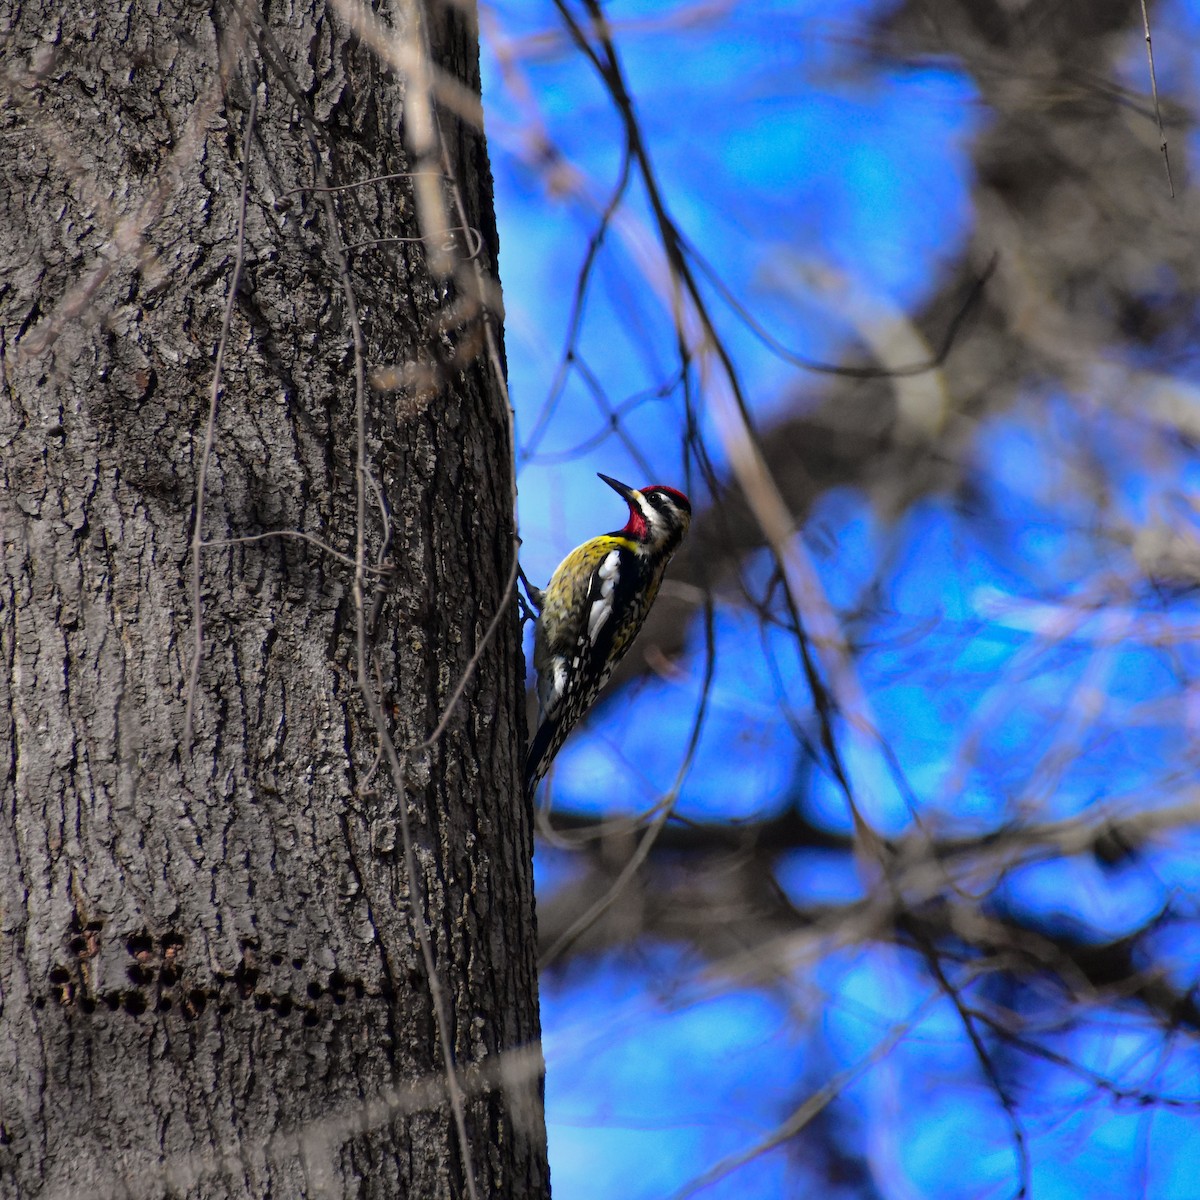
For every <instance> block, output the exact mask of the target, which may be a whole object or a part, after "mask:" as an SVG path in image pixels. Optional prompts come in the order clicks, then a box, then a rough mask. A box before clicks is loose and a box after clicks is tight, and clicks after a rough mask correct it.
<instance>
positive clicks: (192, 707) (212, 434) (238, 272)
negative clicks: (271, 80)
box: [183, 88, 258, 750]
mask: <svg viewBox="0 0 1200 1200" xmlns="http://www.w3.org/2000/svg"><path fill="white" fill-rule="evenodd" d="M257 118H258V89H257V88H252V89H251V92H250V111H249V113H248V114H247V116H246V135H245V137H244V138H243V139H242V195H241V203H240V206H239V208H238V231H237V254H236V257H235V258H234V262H233V275H232V276H231V278H230V280H229V295H228V297H227V298H226V301H225V315H224V317H223V318H222V320H221V339H220V341H219V342H217V357H216V361H215V362H214V364H213V377H212V385H211V387H210V388H209V393H208V422H207V424H206V425H205V428H204V447H203V449H202V450H201V452H200V470H199V472H198V473H197V476H196V502H195V503H196V511H195V512H194V513H193V515H192V661H191V665H190V667H189V669H188V684H187V707H186V708H185V710H184V717H183V746H184V749H185V750H190V749H191V747H192V722H193V719H194V717H195V711H196V691H197V689H198V687H199V678H200V660H201V658H202V657H203V655H204V608H203V601H202V599H201V596H200V581H201V565H200V560H201V556H202V553H203V550H204V540H203V535H204V500H205V495H206V491H207V487H208V467H209V463H210V462H211V461H212V453H213V446H214V443H215V440H216V428H217V406H218V404H219V403H220V398H221V376H222V372H223V371H224V369H225V351H226V348H227V347H228V345H229V330H230V327H231V326H232V324H233V310H234V306H235V305H236V304H237V293H238V287H239V286H240V284H241V281H242V266H243V264H244V263H245V258H246V208H247V201H248V198H249V194H250V148H251V145H252V144H253V138H254V122H255V120H256V119H257Z"/></svg>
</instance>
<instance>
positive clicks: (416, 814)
mask: <svg viewBox="0 0 1200 1200" xmlns="http://www.w3.org/2000/svg"><path fill="white" fill-rule="evenodd" d="M71 7H72V6H67V8H68V10H71ZM384 7H385V9H386V8H387V5H386V4H385V6H384ZM393 7H394V9H395V11H394V12H393V11H385V12H384V13H382V14H381V18H382V19H383V20H384V21H385V22H389V23H391V24H392V25H394V26H395V27H396V28H400V29H401V30H402V31H404V32H405V33H406V35H407V36H409V37H410V38H411V37H415V36H416V32H415V31H414V30H413V29H411V28H406V27H405V25H404V21H405V19H406V13H407V11H408V7H409V6H408V5H405V4H403V3H401V2H400V0H397V2H396V3H395V4H394V5H393ZM169 8H170V9H171V11H172V13H174V12H175V10H176V9H177V8H178V6H175V5H172V6H169ZM155 11H156V6H154V5H149V6H144V5H141V4H134V3H130V2H128V0H127V2H125V3H120V2H119V3H117V4H116V5H104V6H100V7H99V8H97V9H95V10H93V12H94V14H98V15H91V16H80V15H76V14H75V12H74V11H73V10H72V11H71V14H70V15H64V10H63V8H62V6H61V5H58V4H54V3H52V2H51V0H23V2H21V3H13V4H11V6H10V11H9V12H7V13H6V20H5V23H4V27H5V29H6V30H7V31H8V32H7V33H6V34H5V42H4V47H5V49H4V55H3V58H4V64H5V65H4V71H5V74H6V80H5V85H4V88H3V91H4V93H5V94H6V96H7V100H6V101H5V102H4V104H3V106H2V107H0V121H2V122H3V131H4V136H3V138H0V163H2V167H0V172H2V174H0V178H2V179H3V186H2V187H0V447H2V451H0V453H2V458H0V471H2V473H3V475H2V480H0V543H2V550H3V554H2V559H0V656H2V659H3V668H2V669H0V689H3V690H4V694H3V695H2V696H0V744H2V747H3V748H2V749H0V1005H2V1008H0V1197H2V1198H3V1200H8V1198H10V1197H33V1196H38V1197H66V1196H71V1197H81V1198H82V1197H88V1198H89V1200H90V1198H92V1197H103V1196H122V1197H126V1196H156V1197H157V1196H163V1195H168V1194H169V1195H171V1196H189V1197H190V1196H195V1197H224V1196H266V1195H271V1196H274V1197H280V1198H283V1197H287V1198H291V1197H305V1196H337V1197H341V1196H361V1197H396V1196H410V1197H434V1196H450V1197H458V1196H462V1195H468V1194H469V1186H468V1180H469V1178H470V1179H473V1182H474V1184H475V1186H476V1188H477V1191H478V1194H479V1195H481V1196H486V1195H493V1196H522V1197H525V1196H531V1197H533V1196H538V1195H545V1194H547V1193H548V1183H547V1168H546V1160H545V1134H544V1128H543V1125H542V1117H541V1110H540V1100H539V1096H538V1087H539V1078H540V1075H539V1073H540V1052H539V1051H538V1049H537V1046H538V1036H539V1031H538V1021H537V992H536V976H535V957H534V927H533V883H532V871H531V862H530V860H531V851H532V834H531V818H530V813H529V812H528V811H527V809H526V807H525V805H524V804H523V802H522V801H521V800H520V799H519V797H520V795H521V790H520V787H519V761H520V756H521V753H522V751H523V747H524V730H523V726H522V725H521V721H520V718H519V715H518V714H520V713H521V712H522V711H523V710H522V708H521V703H522V680H523V673H522V669H521V657H520V642H519V637H518V628H517V623H516V619H515V615H514V614H512V613H511V612H509V605H508V601H507V598H506V590H505V589H506V586H507V584H508V580H509V572H510V565H511V562H512V552H513V528H512V511H511V509H512V506H511V495H512V471H513V462H512V451H511V439H510V425H509V422H508V418H507V406H506V400H505V398H504V396H503V393H502V390H501V388H500V386H499V384H498V382H497V379H496V375H495V372H494V370H493V369H492V368H491V367H490V366H489V362H488V360H487V358H486V356H483V355H478V354H474V353H473V352H472V351H471V348H472V347H475V346H477V345H479V344H480V342H481V340H482V336H483V335H482V323H481V321H480V319H479V316H478V311H479V310H478V305H477V304H474V305H473V303H472V297H470V296H468V295H466V293H465V292H464V284H463V280H464V279H466V278H467V277H468V274H469V272H467V271H465V270H460V271H459V272H458V274H457V275H454V276H453V277H452V278H448V279H443V278H440V277H439V275H438V274H436V273H435V272H434V271H433V270H432V269H431V263H430V258H431V255H430V254H427V253H426V249H425V248H424V246H423V245H422V243H421V242H420V241H418V240H412V241H408V242H404V243H395V242H387V243H375V244H372V245H360V244H362V243H368V242H372V241H373V240H374V239H385V238H388V239H395V238H409V239H413V238H415V237H416V234H417V215H418V212H419V209H418V206H417V204H416V202H415V198H414V186H413V183H414V181H413V180H412V179H410V178H398V179H397V178H394V179H388V180H385V181H380V180H379V178H378V177H380V176H382V175H386V174H390V173H395V172H412V171H414V170H415V169H417V168H421V169H430V165H429V162H428V161H426V160H423V159H419V158H418V157H416V156H414V154H413V152H412V151H411V149H410V148H409V146H411V145H412V144H414V143H413V138H412V135H411V131H408V144H407V145H406V140H405V138H406V128H405V117H406V116H408V117H409V119H410V121H411V119H412V114H411V112H408V110H407V109H406V105H405V100H406V98H407V99H409V100H410V101H411V99H412V96H411V84H410V82H409V81H408V80H407V79H406V78H405V77H402V76H401V75H400V74H399V73H398V72H396V71H394V70H393V69H392V68H390V67H388V66H387V65H386V64H381V62H380V59H379V57H378V56H377V54H376V53H375V52H374V51H371V50H369V49H367V48H366V46H365V44H363V43H360V42H359V41H358V39H357V38H356V37H355V36H354V35H353V34H352V33H351V31H350V30H349V28H348V27H347V25H346V24H345V22H344V21H343V20H342V19H341V17H339V16H338V15H337V13H336V12H333V11H330V12H327V11H325V9H324V7H323V5H322V4H321V3H320V0H308V3H305V2H304V0H301V3H300V4H299V5H293V6H291V7H290V8H288V9H281V10H279V11H278V12H276V10H275V8H274V6H272V7H271V10H270V11H271V13H272V16H271V17H270V18H268V19H264V18H263V17H262V14H261V13H259V12H258V11H257V10H255V9H253V7H252V8H250V9H243V8H230V9H229V10H224V9H222V10H220V12H219V14H218V13H217V12H216V10H213V11H210V9H209V6H208V5H198V6H197V5H192V6H185V7H184V8H182V9H178V12H179V14H180V15H166V14H165V13H163V12H162V11H161V10H158V13H157V15H150V14H152V13H154V12H155ZM455 11H457V10H454V11H451V10H446V11H441V10H439V11H437V12H433V13H427V14H426V19H427V20H428V21H430V22H431V24H432V25H433V28H432V29H431V31H430V37H431V41H432V44H433V46H434V52H435V53H434V57H435V59H436V60H437V61H438V62H439V63H440V64H441V66H442V67H443V68H444V69H445V70H446V71H447V72H449V73H450V74H452V75H454V76H456V77H457V78H458V79H460V80H461V81H462V83H463V84H465V85H466V88H467V89H470V90H473V91H475V92H477V91H478V52H477V43H476V32H475V30H474V28H473V27H468V26H467V25H466V24H465V22H464V19H463V17H462V16H461V14H459V15H457V16H456V15H454V12H455ZM406 92H407V93H409V94H408V95H407V96H406ZM252 98H253V101H254V103H253V104H252ZM252 109H254V110H256V112H255V115H254V118H253V125H252V130H251V133H252V136H251V137H250V139H249V141H248V142H247V143H246V146H245V147H244V142H245V134H246V130H247V126H248V122H249V121H250V119H251V117H250V114H251V112H252ZM444 124H445V126H446V128H447V129H449V128H451V127H453V128H454V129H455V132H454V133H453V135H452V136H451V137H450V144H449V145H448V146H447V154H448V158H449V161H450V162H451V163H452V164H453V166H454V170H455V174H456V177H457V181H458V184H459V187H460V188H461V192H462V195H463V197H464V200H465V204H466V207H467V209H468V216H469V223H470V224H471V226H473V227H474V229H475V231H476V233H475V234H472V235H471V237H470V238H462V237H460V238H459V239H457V244H472V248H475V245H474V243H475V242H478V241H481V242H482V247H483V249H482V252H481V254H480V256H479V261H480V262H482V264H483V266H484V268H485V269H486V271H487V272H488V273H489V274H492V275H494V268H495V261H496V238H495V228H494V222H493V218H492V215H491V203H492V199H491V178H490V172H489V168H488V163H487V157H486V151H485V147H484V144H483V139H482V134H481V133H479V132H478V131H475V130H472V129H469V128H465V127H464V126H463V125H462V124H461V123H458V122H454V121H452V120H449V119H447V120H446V121H445V122H444ZM246 147H248V153H245V154H244V153H243V151H244V149H245V148H246ZM243 170H244V171H245V172H246V186H247V209H246V216H245V231H246V232H245V240H244V269H243V272H242V275H241V280H240V284H239V287H238V290H237V295H236V303H235V305H234V308H233V312H232V322H231V326H230V329H229V334H228V339H227V342H226V350H225V359H224V365H223V372H222V378H221V383H222V389H221V392H220V397H219V403H218V405H217V408H216V423H215V427H214V436H213V440H212V451H211V454H210V455H209V456H208V461H207V477H206V483H205V487H204V504H203V534H204V536H205V537H206V538H207V539H209V540H210V541H219V540H221V539H231V538H247V537H249V536H253V535H259V534H265V533H272V532H273V531H280V530H292V531H302V532H303V533H305V534H307V535H310V537H311V538H313V539H319V541H320V543H323V545H324V547H329V548H332V550H334V551H336V552H337V554H338V555H341V556H348V558H349V560H351V561H350V562H349V563H348V562H347V559H346V558H345V557H338V556H337V555H334V554H332V553H330V552H329V551H328V550H327V549H325V548H323V547H322V546H321V545H318V544H316V542H314V541H305V540H301V539H298V538H296V537H284V536H269V537H266V538H262V539H261V540H256V541H241V542H237V543H236V544H223V545H217V546H210V547H208V548H207V549H205V550H204V552H203V554H202V557H201V565H202V576H201V581H202V586H201V589H200V600H201V614H202V617H203V626H202V629H203V641H202V644H201V648H200V656H199V660H198V661H199V670H198V679H197V683H196V686H195V689H194V693H193V701H194V719H193V734H192V737H191V740H190V742H189V740H188V738H187V734H186V730H185V724H186V713H187V708H188V698H189V675H190V672H191V667H192V655H193V644H192V638H193V634H194V630H195V614H194V613H193V611H192V607H193V606H192V602H191V599H190V596H191V586H192V585H191V578H192V577H191V570H192V555H191V549H190V542H191V538H192V526H193V520H194V516H195V510H196V498H197V485H198V478H199V476H200V473H201V466H202V462H203V460H204V457H205V456H204V446H205V430H206V421H207V416H208V409H209V388H210V386H211V384H212V380H213V377H214V354H215V351H216V348H217V346H218V343H219V342H220V340H221V329H222V321H223V317H224V314H225V308H226V301H227V297H228V295H229V290H230V286H231V283H232V280H233V276H234V266H235V262H236V260H237V255H238V243H239V239H238V225H239V211H240V198H241V195H240V194H241V188H242V180H243ZM321 178H325V180H326V181H327V182H328V183H329V184H331V185H335V186H341V187H343V188H345V190H340V191H337V192H328V191H324V192H322V191H315V190H314V189H313V185H314V183H316V182H317V181H318V180H319V179H321ZM345 185H353V186H351V187H348V188H346V187H345ZM439 186H440V187H441V188H442V191H443V192H444V193H446V194H447V195H448V194H449V192H448V187H449V185H448V183H445V182H444V181H442V182H440V183H439ZM297 189H301V190H297ZM331 213H332V214H334V215H335V218H336V227H333V226H331V223H330V220H329V216H330V214H331ZM339 244H345V245H347V246H359V248H358V249H354V250H352V251H351V252H350V253H349V255H348V259H347V261H348V271H347V272H346V277H347V279H348V284H349V288H347V287H345V286H344V283H345V282H346V280H344V279H343V274H342V272H341V271H340V269H339V253H338V246H339ZM469 265H471V266H472V267H473V265H474V264H469ZM449 314H453V315H452V316H451V315H449ZM356 316H357V318H358V319H359V320H360V321H361V326H362V340H363V345H364V349H365V363H366V367H367V370H368V371H376V375H375V378H376V379H379V378H384V377H386V375H387V372H386V371H384V373H383V375H382V376H381V375H380V374H379V373H378V369H379V368H387V367H390V366H391V367H397V370H395V371H393V372H392V382H395V381H396V380H402V381H408V382H409V383H410V385H411V386H409V387H408V388H407V389H403V390H399V391H397V390H393V391H390V392H384V391H381V390H378V389H372V388H367V390H366V392H365V395H364V397H363V403H364V406H365V407H364V411H363V429H364V439H363V443H362V445H363V446H364V447H365V451H366V454H365V457H364V458H362V460H361V461H360V458H359V453H358V451H359V442H358V423H357V413H358V410H357V409H356V387H355V379H356V360H355V354H354V345H355V333H354V328H355V317H356ZM497 358H498V356H497V355H493V366H494V365H495V362H496V359H497ZM414 364H415V366H414ZM360 479H361V480H362V482H363V494H364V495H365V497H366V500H367V509H366V516H365V520H360V504H361V497H360V496H359V494H358V483H359V480H360ZM360 529H361V530H362V539H363V541H362V556H363V558H364V560H365V561H366V562H367V564H368V565H372V564H375V563H376V562H377V561H382V560H386V561H387V562H388V563H390V566H391V569H390V570H385V571H383V572H381V573H371V574H370V575H368V576H367V577H366V578H367V588H366V593H365V595H362V602H361V605H360V603H359V596H360V594H362V590H361V589H358V590H356V587H355V580H356V572H355V568H354V565H353V561H352V560H353V559H354V556H355V554H356V552H357V550H358V546H359V541H358V538H359V531H360ZM360 578H361V572H360ZM501 609H503V610H504V614H505V615H504V617H503V619H501V620H500V622H499V624H498V627H497V629H496V631H495V634H494V636H493V637H492V638H491V640H490V641H489V642H488V643H487V645H486V648H485V649H484V651H483V653H482V655H481V657H480V659H479V662H478V665H477V667H476V669H474V670H473V671H471V673H470V674H469V678H468V680H467V684H466V689H465V692H464V693H463V695H462V698H461V700H460V701H459V702H458V703H457V704H456V705H455V706H453V708H452V710H451V715H450V718H449V721H448V724H447V726H446V729H445V732H444V733H443V734H442V735H441V736H440V737H439V738H438V739H437V740H436V741H434V742H433V744H432V745H431V746H430V747H429V748H428V749H427V750H418V749H417V748H418V747H420V745H421V744H422V743H423V742H424V741H425V739H427V737H428V736H429V735H430V733H431V732H432V731H433V730H434V728H435V726H436V725H437V723H438V719H439V716H440V715H441V713H442V712H443V710H444V709H445V708H446V706H447V704H448V703H449V701H450V700H451V696H452V693H453V691H454V689H455V687H456V685H457V684H458V683H459V681H460V680H461V679H462V677H463V674H464V671H466V670H467V668H468V664H469V662H470V661H471V659H472V656H473V655H474V654H475V652H476V651H477V649H479V648H480V646H481V644H482V643H483V642H484V638H485V634H486V632H487V629H488V625H489V622H490V621H491V618H492V617H493V615H494V614H496V613H497V612H498V611H500V610H501ZM360 622H361V623H362V624H363V627H364V628H365V629H366V630H367V633H368V635H369V636H368V637H367V639H366V653H367V655H368V662H367V667H366V671H365V679H366V681H367V683H368V684H369V685H370V688H371V689H373V694H374V695H376V696H377V697H378V698H379V705H380V707H379V710H378V718H379V720H380V721H382V722H383V723H384V724H385V726H386V729H387V731H388V733H389V734H390V739H391V742H392V744H393V745H394V746H395V747H396V749H397V751H398V754H397V756H396V759H395V760H394V761H393V760H391V759H390V758H389V755H388V754H386V753H384V749H385V744H384V742H383V741H382V740H381V737H380V736H379V733H378V730H377V726H376V721H375V719H373V714H372V707H371V705H370V704H368V703H367V701H366V700H364V696H363V693H362V689H361V688H360V686H359V662H358V645H357V639H358V636H359V632H358V631H359V626H360ZM393 768H399V770H396V769H393ZM401 772H406V774H404V775H402V774H401ZM399 778H403V779H404V780H405V781H406V785H405V787H404V792H403V794H401V792H400V791H398V789H397V787H396V786H395V781H396V780H397V779H399ZM402 805H404V806H406V808H402ZM405 812H406V813H407V821H408V825H409V827H410V828H411V832H412V840H413V847H414V856H415V862H416V863H417V870H416V879H415V892H416V895H415V897H414V896H413V894H412V893H413V891H414V888H413V887H410V879H409V875H408V873H407V872H406V867H405V852H404V836H403V834H404V823H403V821H402V816H403V815H404V813H405ZM414 922H420V923H421V926H423V927H424V928H426V929H427V930H428V934H429V943H430V950H431V952H432V957H433V960H434V962H435V963H436V971H435V978H434V979H433V980H431V977H430V973H429V971H428V970H427V964H426V958H425V956H424V955H423V954H422V949H421V945H420V940H419V938H418V936H417V933H418V930H419V929H420V928H421V926H418V925H417V924H414ZM439 985H440V989H441V992H442V996H443V1001H444V1005H443V1007H444V1010H445V1013H446V1016H447V1028H446V1035H447V1038H448V1042H449V1045H450V1047H451V1049H452V1052H453V1057H454V1060H455V1063H456V1064H457V1070H458V1078H460V1079H461V1082H462V1087H463V1088H464V1089H465V1100H464V1102H463V1108H464V1110H465V1128H466V1132H467V1143H468V1145H467V1147H466V1149H465V1152H464V1147H463V1145H462V1143H461V1140H460V1138H459V1137H458V1135H457V1133H456V1122H455V1119H454V1116H453V1114H452V1111H451V1104H450V1102H449V1096H450V1095H451V1088H450V1085H449V1083H448V1077H447V1074H446V1071H445V1069H444V1065H443V1056H442V1051H441V1049H440V1040H439V1027H438V1021H437V1013H436V1009H435V1001H434V999H433V998H432V997H433V996H434V995H435V993H436V990H437V988H438V986H439ZM468 1162H469V1164H470V1167H469V1170H468V1167H467V1166H466V1165H465V1164H466V1163H468Z"/></svg>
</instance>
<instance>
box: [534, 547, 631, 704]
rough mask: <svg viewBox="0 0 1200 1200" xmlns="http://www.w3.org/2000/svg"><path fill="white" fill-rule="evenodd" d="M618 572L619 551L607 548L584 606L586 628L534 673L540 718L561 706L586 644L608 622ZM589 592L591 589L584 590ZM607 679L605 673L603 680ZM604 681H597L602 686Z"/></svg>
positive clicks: (576, 672)
mask: <svg viewBox="0 0 1200 1200" xmlns="http://www.w3.org/2000/svg"><path fill="white" fill-rule="evenodd" d="M620 572H621V552H620V551H619V550H610V551H609V552H608V553H607V554H606V555H605V556H604V558H603V559H601V561H600V565H599V567H597V568H596V576H595V578H596V579H598V580H599V581H600V591H599V595H598V596H597V597H596V599H595V600H593V601H592V603H591V607H590V608H589V609H588V617H587V627H586V628H585V629H581V630H580V631H579V641H578V642H577V643H576V645H575V650H574V653H573V654H572V655H571V657H570V658H569V659H568V657H567V656H566V655H565V654H555V655H553V656H552V657H551V658H550V661H549V662H548V663H547V664H546V667H545V668H544V669H543V670H542V671H541V672H540V673H539V675H538V702H539V705H540V707H541V710H542V715H543V716H544V717H553V716H554V715H555V714H556V713H557V711H558V709H559V708H560V707H561V705H562V700H563V695H564V694H565V693H566V690H567V686H568V684H569V683H570V681H571V680H572V679H574V678H576V677H577V676H578V674H579V668H580V665H581V664H582V662H583V659H584V656H585V655H586V654H587V652H588V648H589V646H594V645H595V644H596V639H597V638H598V637H599V636H600V632H601V630H603V628H604V626H605V625H606V624H607V623H608V619H609V617H611V616H612V611H613V592H614V591H615V590H616V586H617V579H618V577H619V575H620ZM588 590H589V592H590V591H591V588H589V589H588ZM607 678H608V674H607V673H606V674H605V676H604V679H605V680H606V679H607ZM603 683H604V680H602V681H601V686H603Z"/></svg>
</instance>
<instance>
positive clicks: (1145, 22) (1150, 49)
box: [1141, 0, 1175, 200]
mask: <svg viewBox="0 0 1200 1200" xmlns="http://www.w3.org/2000/svg"><path fill="white" fill-rule="evenodd" d="M1141 4H1142V29H1143V30H1144V31H1145V34H1146V61H1147V62H1148V63H1149V64H1150V94H1151V95H1152V96H1153V97H1154V119H1155V121H1157V122H1158V148H1159V150H1161V151H1162V156H1163V166H1164V167H1166V169H1167V188H1168V189H1169V191H1170V193H1171V199H1172V200H1174V199H1175V181H1174V180H1173V179H1172V178H1171V158H1170V155H1169V154H1168V153H1167V135H1166V133H1165V132H1164V131H1163V123H1162V110H1161V109H1160V108H1159V105H1158V78H1157V76H1156V75H1155V73H1154V46H1153V44H1152V43H1151V41H1150V14H1149V13H1148V12H1147V11H1146V0H1141Z"/></svg>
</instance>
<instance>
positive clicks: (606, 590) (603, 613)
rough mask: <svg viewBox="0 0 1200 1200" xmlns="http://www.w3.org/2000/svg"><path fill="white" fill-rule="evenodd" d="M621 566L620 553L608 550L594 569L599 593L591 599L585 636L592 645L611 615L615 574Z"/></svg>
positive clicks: (615, 580) (615, 581)
mask: <svg viewBox="0 0 1200 1200" xmlns="http://www.w3.org/2000/svg"><path fill="white" fill-rule="evenodd" d="M620 568H621V554H620V551H618V550H610V551H609V552H608V553H607V554H606V555H605V556H604V561H603V562H601V564H600V566H599V568H598V569H597V571H596V575H597V577H598V578H599V580H600V595H599V596H598V597H597V598H596V599H595V600H593V601H592V608H591V611H590V612H589V613H588V624H587V636H588V641H589V642H591V643H592V645H593V646H594V645H595V644H596V639H597V638H598V637H599V636H600V631H601V630H602V629H603V628H604V626H605V623H606V622H607V621H608V618H609V617H611V616H612V607H613V588H615V587H616V584H617V575H618V573H619V572H620Z"/></svg>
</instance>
